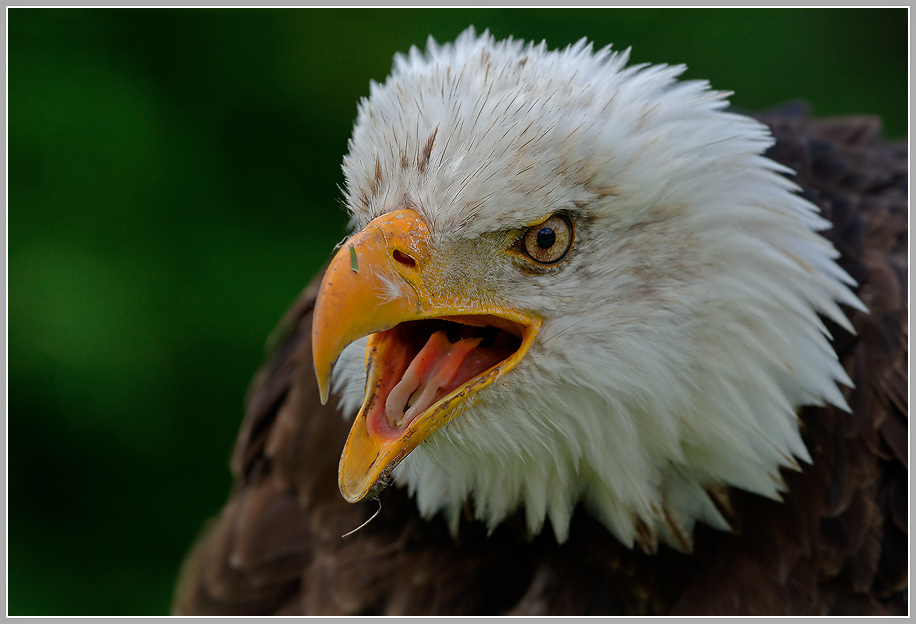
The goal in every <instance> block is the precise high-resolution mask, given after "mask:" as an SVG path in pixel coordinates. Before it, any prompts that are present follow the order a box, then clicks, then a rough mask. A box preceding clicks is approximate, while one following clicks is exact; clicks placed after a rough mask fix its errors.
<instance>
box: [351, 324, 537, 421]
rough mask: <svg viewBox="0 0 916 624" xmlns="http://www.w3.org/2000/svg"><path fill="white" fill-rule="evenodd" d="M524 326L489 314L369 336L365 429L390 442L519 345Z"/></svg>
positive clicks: (399, 327)
mask: <svg viewBox="0 0 916 624" xmlns="http://www.w3.org/2000/svg"><path fill="white" fill-rule="evenodd" d="M524 334H525V327H524V326H523V325H521V324H519V323H517V322H515V321H510V320H507V319H503V318H500V317H496V316H489V315H464V316H449V317H443V318H434V319H426V320H419V321H407V322H404V323H400V324H398V325H395V326H394V327H393V328H391V329H388V330H386V331H382V332H377V333H375V334H372V336H370V339H369V347H368V351H367V360H368V366H369V380H368V383H369V392H368V393H367V398H368V399H369V401H368V406H367V407H368V410H367V413H366V427H367V429H368V430H369V431H370V432H371V433H374V434H375V435H377V436H381V437H384V438H396V437H399V436H401V435H402V434H403V432H404V431H405V429H407V428H408V427H409V426H410V424H411V423H412V422H414V421H415V420H416V419H417V417H419V416H420V415H422V414H424V413H426V412H428V411H430V410H431V409H432V408H435V407H438V406H440V405H445V404H446V403H449V402H450V400H449V399H451V398H455V397H457V396H458V395H460V394H462V392H463V390H464V387H465V386H472V385H474V384H473V383H472V382H473V380H475V379H478V378H488V377H489V375H488V374H487V373H488V371H494V372H498V367H499V365H500V364H501V363H503V362H505V361H507V360H509V359H510V358H512V356H513V355H515V354H516V353H517V352H518V351H519V349H520V348H521V346H522V343H523V337H524Z"/></svg>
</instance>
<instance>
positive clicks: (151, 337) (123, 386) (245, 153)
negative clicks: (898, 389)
mask: <svg viewBox="0 0 916 624" xmlns="http://www.w3.org/2000/svg"><path fill="white" fill-rule="evenodd" d="M7 15H8V20H9V21H8V35H9V39H8V46H9V47H8V52H9V83H8V84H9V99H8V103H9V127H8V133H9V134H8V139H9V152H8V153H9V169H8V171H9V192H8V198H9V213H8V224H9V250H8V259H9V291H8V292H9V303H8V311H9V325H8V326H9V333H8V337H9V351H8V356H9V357H8V361H9V376H8V380H9V397H8V407H9V420H8V451H9V455H8V477H9V478H8V484H9V486H8V505H9V507H8V521H9V525H8V572H9V577H8V610H9V613H10V614H13V615H22V614H84V615H119V614H120V615H126V614H163V613H166V612H167V610H168V608H169V603H170V597H171V591H172V587H173V583H174V580H175V575H176V572H177V570H178V566H179V564H180V562H181V560H182V557H183V555H184V554H185V552H186V551H187V549H188V547H189V545H190V544H191V542H192V541H193V539H194V537H195V535H196V534H197V533H198V531H199V530H200V528H201V526H202V524H203V522H204V521H205V519H206V518H208V517H210V516H212V515H213V514H215V513H216V512H217V511H218V509H219V508H220V506H221V504H222V503H223V501H224V499H225V497H226V494H227V492H228V489H229V484H230V480H229V472H228V467H227V466H228V457H229V453H230V449H231V446H232V444H233V440H234V437H235V434H236V430H237V427H238V424H239V422H240V419H241V417H242V411H243V398H244V394H245V390H246V387H247V385H248V382H249V379H250V378H251V375H252V373H253V372H254V371H255V369H256V368H257V366H258V365H259V364H260V362H261V361H262V358H263V357H264V347H263V345H264V341H265V338H266V336H267V335H268V333H269V332H270V330H271V329H272V328H273V326H274V323H275V322H276V320H277V319H278V318H279V317H280V316H281V314H282V313H283V312H284V310H285V309H286V307H287V305H288V304H289V303H290V302H291V301H292V300H293V299H294V298H295V296H296V295H297V294H298V292H299V291H300V290H301V288H302V287H303V286H304V285H305V284H306V282H307V281H308V280H309V279H310V277H311V276H312V274H313V272H314V271H315V270H316V268H317V267H318V266H319V265H320V264H321V263H322V262H323V261H324V260H325V259H326V258H327V257H328V255H329V253H330V250H331V248H332V246H333V245H334V244H335V243H337V242H338V241H339V240H340V239H341V238H342V237H343V236H344V234H345V221H346V220H345V217H344V213H343V211H342V209H341V208H340V204H339V198H340V193H339V191H338V185H340V184H342V183H343V177H342V175H341V172H340V161H341V157H342V155H343V154H344V152H345V150H346V145H347V138H348V136H349V133H350V129H351V125H352V121H353V118H354V116H355V113H356V103H357V101H358V100H359V98H360V97H362V96H364V95H366V94H367V93H368V84H369V80H377V81H383V80H384V78H385V76H386V75H387V73H388V71H389V69H390V67H391V57H392V54H393V53H394V52H396V51H406V50H407V49H408V48H409V47H410V46H411V45H413V44H418V45H421V46H422V45H424V44H425V41H426V37H427V36H428V35H429V34H433V35H434V36H435V37H436V38H437V39H439V40H440V41H441V40H448V39H452V38H454V37H455V36H456V35H457V34H458V33H459V32H460V31H461V30H463V29H464V28H465V27H466V26H467V25H469V24H474V25H475V26H477V28H478V30H482V29H483V28H487V27H488V28H490V29H491V31H492V32H494V33H495V34H496V35H497V36H499V37H504V36H508V35H514V36H516V37H520V38H525V39H535V40H541V39H546V40H547V41H548V43H549V44H550V45H551V46H564V45H566V44H568V43H571V42H573V41H575V40H576V39H578V38H580V37H582V36H587V37H589V38H591V39H593V40H594V41H595V42H596V43H598V44H599V45H605V44H608V43H614V44H615V45H616V46H619V47H625V46H633V57H632V58H633V60H634V61H637V62H644V61H649V62H668V63H686V64H687V65H688V66H689V68H690V69H689V71H688V73H687V76H688V77H691V78H707V79H709V80H710V81H711V82H712V84H713V86H714V87H717V88H720V89H728V90H732V91H734V92H735V96H734V97H733V98H732V102H733V103H734V104H735V105H737V106H740V107H742V108H745V109H750V110H755V109H763V108H767V107H770V106H773V105H776V104H778V103H780V102H784V101H786V100H789V99H793V98H799V97H803V98H804V99H806V100H807V101H808V102H809V103H810V105H811V107H812V109H813V110H814V112H815V113H817V114H819V115H838V114H859V113H868V114H877V115H881V116H882V117H883V118H884V119H885V128H886V133H887V135H888V136H889V137H891V138H904V137H905V136H906V133H907V20H908V15H907V12H906V10H905V9H893V10H838V9H830V10H767V9H764V10H746V9H739V10H670V9H645V10H615V9H607V10H536V9H535V10H527V9H526V10H516V9H497V10H477V9H474V10H465V9H453V10H431V9H426V10H419V9H418V10H365V9H354V10H225V9H223V10H207V9H197V10H164V9H154V10H140V9H122V10H99V9H94V10H85V9H81V10H77V9H54V10H48V9H44V10H41V9H34V10H33V9H12V10H9V11H8V13H7Z"/></svg>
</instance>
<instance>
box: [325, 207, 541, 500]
mask: <svg viewBox="0 0 916 624" xmlns="http://www.w3.org/2000/svg"><path fill="white" fill-rule="evenodd" d="M435 264H436V259H435V257H434V255H433V253H432V248H431V246H430V240H429V229H428V228H427V226H426V224H425V223H424V222H423V220H422V219H421V218H420V216H419V215H418V214H417V213H416V212H414V211H412V210H399V211H397V212H392V213H388V214H386V215H383V216H381V217H379V218H377V219H375V220H374V221H372V222H371V223H370V224H369V225H368V226H367V227H366V228H365V229H364V230H363V231H361V232H359V233H358V234H356V235H354V236H353V237H352V238H350V239H349V240H348V241H346V242H345V243H344V245H343V247H342V248H341V249H340V251H339V252H338V253H337V255H336V256H335V257H334V259H333V260H332V261H331V264H330V266H329V267H328V270H327V272H326V273H325V276H324V279H323V280H322V283H321V287H320V290H319V292H318V299H317V301H316V304H315V311H314V316H313V324H312V348H313V357H314V362H315V373H316V376H317V378H318V385H319V388H320V392H321V400H322V402H326V401H327V396H328V389H329V386H330V380H331V372H332V368H333V366H334V363H335V362H336V360H337V358H338V357H339V355H340V353H341V352H342V351H343V350H344V348H346V346H347V345H348V344H350V343H351V342H353V341H354V340H357V339H359V338H361V337H363V336H365V335H367V334H371V335H370V336H369V345H368V347H367V350H366V363H367V369H368V372H367V374H368V379H367V384H366V395H365V398H364V401H363V405H362V407H361V409H360V410H359V413H358V414H357V416H356V420H355V421H354V423H353V426H352V428H351V430H350V435H349V437H348V439H347V442H346V445H345V446H344V449H343V454H342V456H341V459H340V471H339V477H340V491H341V493H342V494H343V496H344V498H345V499H347V500H348V501H350V502H356V501H359V500H362V499H363V498H365V497H366V496H368V495H374V494H375V493H377V491H379V490H380V489H381V488H382V487H384V485H385V480H386V478H387V476H388V475H389V474H390V473H391V471H392V470H393V469H394V468H395V466H397V464H398V463H399V462H400V461H401V460H402V459H404V457H406V456H407V455H408V454H409V453H410V452H411V451H412V450H413V449H415V448H416V447H417V445H419V444H420V443H421V442H422V441H423V440H425V439H426V438H427V437H428V436H429V435H430V434H432V433H433V432H434V431H436V430H437V429H439V428H440V427H442V426H443V425H444V424H446V423H447V422H449V421H450V420H452V419H453V418H454V417H455V416H456V415H458V414H459V413H461V412H462V411H463V410H464V409H465V408H466V407H467V406H468V405H469V403H468V398H469V397H470V396H472V395H474V394H476V393H477V392H479V391H480V390H482V389H483V388H485V387H486V386H488V385H490V384H491V383H493V382H494V381H495V380H496V379H498V378H500V377H501V376H502V375H504V374H506V373H507V372H508V371H510V370H511V369H512V368H514V367H515V365H516V364H518V362H519V361H521V359H522V358H523V357H524V355H525V354H526V353H527V352H528V349H529V348H530V347H531V344H532V343H533V341H534V338H535V337H536V335H537V333H538V331H539V329H540V325H541V319H540V318H539V317H537V316H536V315H533V314H531V313H528V312H525V311H522V310H517V309H513V308H508V307H501V306H498V305H494V304H493V302H492V298H487V300H486V301H483V300H482V298H480V297H477V296H475V295H474V294H473V293H475V292H480V289H478V288H474V285H470V284H468V285H465V287H464V288H462V292H460V293H455V292H441V291H439V290H438V289H436V288H430V287H428V286H427V282H431V281H432V280H430V279H429V277H428V276H429V274H430V273H431V272H432V273H435V272H436V271H430V269H431V268H432V267H435ZM435 268H438V267H435Z"/></svg>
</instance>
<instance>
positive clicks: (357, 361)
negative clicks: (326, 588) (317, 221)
mask: <svg viewBox="0 0 916 624" xmlns="http://www.w3.org/2000/svg"><path fill="white" fill-rule="evenodd" d="M627 57H628V53H627V52H622V53H620V52H613V51H612V50H611V49H610V48H604V49H601V50H598V51H593V49H592V46H591V45H590V44H588V43H587V42H586V41H585V40H582V41H580V42H578V43H577V44H575V45H573V46H571V47H568V48H566V49H565V50H562V51H550V50H548V49H547V47H546V45H545V44H544V43H541V44H540V45H533V44H525V43H524V42H522V41H517V40H512V39H509V40H506V41H499V42H497V41H495V40H494V39H493V37H491V36H490V35H489V34H488V33H486V32H485V33H484V34H483V35H481V36H478V35H477V34H476V33H475V32H474V30H472V29H471V30H468V31H465V32H464V33H463V34H462V35H461V36H460V37H459V38H458V39H457V41H455V42H454V43H453V44H448V45H438V44H437V43H436V42H435V41H432V40H430V41H429V43H428V45H427V49H426V52H420V51H418V50H417V49H412V50H411V51H410V53H409V54H408V55H407V56H397V57H396V58H395V63H394V70H393V72H392V74H391V76H390V77H389V78H388V80H387V81H386V82H385V84H383V85H378V84H372V87H371V95H370V97H369V98H368V99H366V100H363V101H362V102H361V104H360V107H359V116H358V119H357V121H356V125H355V128H354V131H353V138H352V141H351V143H350V153H349V154H348V155H347V156H346V158H345V159H344V171H345V174H346V180H347V188H346V201H347V207H348V209H349V211H350V215H351V220H352V225H353V227H354V230H355V231H356V232H357V233H356V234H355V235H354V236H353V238H351V239H350V240H348V241H346V242H345V243H344V244H343V246H342V248H341V250H340V252H339V253H338V255H337V256H336V257H335V259H334V261H333V262H332V264H331V267H330V268H329V270H328V272H327V274H326V276H325V278H324V282H323V284H322V288H321V291H320V294H319V300H318V304H317V307H316V312H315V321H314V330H313V337H314V345H315V362H316V372H317V374H318V378H319V381H320V383H321V385H322V389H323V393H324V396H325V397H326V396H327V391H328V386H329V384H330V381H331V370H332V366H334V362H335V361H337V364H336V368H335V369H334V381H335V384H334V387H335V389H336V390H338V391H340V392H341V393H342V394H343V407H344V411H345V412H346V413H347V414H348V415H352V414H353V413H355V412H357V411H358V412H359V413H358V415H357V416H356V420H355V422H354V425H353V429H352V431H351V434H350V438H349V440H348V442H347V446H346V448H345V449H344V453H343V457H342V459H341V475H340V476H341V491H342V492H343V494H344V496H345V497H346V498H347V499H348V500H354V501H355V500H360V499H362V498H364V497H366V496H367V495H376V494H377V493H378V491H379V489H380V488H381V487H383V485H384V484H385V483H386V481H387V479H388V478H389V476H391V477H393V479H394V480H395V481H396V482H398V483H401V484H405V485H406V486H407V487H408V488H409V489H410V491H411V492H412V493H413V494H414V496H415V497H416V501H417V504H418V506H419V508H420V510H421V511H422V512H423V513H424V514H427V515H431V514H435V513H437V512H443V513H444V514H446V516H447V517H448V518H449V520H450V522H451V525H452V526H453V527H457V523H458V518H459V512H460V510H461V508H462V507H463V506H464V505H465V503H466V502H469V503H470V504H471V506H472V507H471V508H472V509H473V511H474V513H475V515H476V516H477V517H478V518H480V519H481V520H483V521H485V522H487V523H489V525H490V526H491V527H492V526H495V525H496V524H498V523H499V522H500V521H501V520H503V519H504V518H506V517H507V516H508V515H509V514H511V513H513V512H514V511H516V510H518V509H519V508H523V509H524V512H525V514H526V517H527V522H528V526H529V528H530V530H531V531H532V532H538V531H540V530H541V528H542V527H543V525H544V522H545V520H546V519H548V518H549V520H550V524H551V526H552V528H553V531H554V532H555V534H556V536H557V539H559V540H561V541H562V540H564V539H565V538H566V535H567V531H568V527H569V520H570V516H571V513H572V510H573V508H574V506H575V505H576V504H577V503H579V502H582V503H583V504H584V505H585V506H586V507H587V508H588V509H589V510H590V511H591V512H592V513H593V514H595V515H596V516H597V517H598V518H600V519H601V520H602V521H603V522H604V524H606V525H607V527H608V529H609V530H611V531H612V532H613V533H614V534H615V535H616V536H617V538H619V540H620V541H621V542H623V543H624V544H627V545H630V546H632V545H633V544H634V543H638V544H639V545H640V546H641V547H642V548H644V549H646V550H648V551H652V550H654V549H655V547H656V545H657V542H658V541H659V540H662V541H665V542H667V543H669V544H671V545H672V546H674V547H676V548H680V549H684V550H687V549H689V548H690V547H691V539H692V537H691V536H692V532H693V526H694V523H695V521H696V520H702V521H704V522H706V523H708V524H710V525H712V526H715V527H719V528H722V529H726V528H727V523H726V521H725V520H724V519H723V517H722V516H721V515H720V513H719V512H718V511H717V508H716V506H715V505H714V504H713V501H712V499H711V496H714V495H716V493H717V492H721V491H723V490H724V489H725V488H727V487H738V488H741V489H744V490H748V491H750V492H755V493H757V494H760V495H763V496H768V497H772V498H778V497H779V492H780V488H781V486H782V481H781V479H780V474H779V470H780V468H781V467H788V468H797V464H796V459H800V460H803V461H810V460H809V456H808V453H807V451H806V449H805V446H804V444H803V442H802V439H801V437H800V434H799V428H798V423H797V419H796V407H797V406H800V405H804V404H823V403H825V402H829V403H832V404H834V405H838V406H841V407H843V406H845V403H844V400H843V397H842V395H841V394H840V392H839V390H838V388H837V382H840V383H843V384H849V383H850V381H849V379H848V378H847V376H846V374H845V373H844V371H843V369H842V367H841V366H840V365H839V363H838V362H837V360H836V356H835V354H834V351H833V349H832V348H831V346H830V343H829V335H828V332H827V330H826V329H825V327H824V325H823V324H822V323H821V321H820V320H819V318H818V315H819V314H822V315H824V316H826V317H829V318H831V319H833V320H834V321H836V322H837V323H839V324H840V325H842V326H844V327H846V328H849V324H848V321H847V320H846V318H845V316H844V314H843V313H842V312H841V311H840V309H839V308H838V307H837V302H841V303H845V304H849V305H852V306H857V307H861V304H860V303H858V301H857V300H856V298H855V297H854V295H852V294H851V292H850V291H849V289H848V288H847V285H849V284H851V283H852V280H851V279H850V278H849V277H848V276H847V275H846V274H845V273H844V272H843V271H842V270H841V269H840V268H839V267H838V266H837V265H836V264H835V263H834V258H835V257H836V256H837V253H836V252H835V250H834V249H833V248H832V247H831V245H830V244H829V243H827V242H826V241H825V240H824V239H823V238H822V237H821V236H819V235H818V234H817V233H816V231H817V230H819V229H823V228H825V227H826V226H827V223H826V222H825V221H824V220H823V219H821V218H820V217H819V216H818V214H817V210H816V208H815V207H814V206H813V205H811V204H810V203H808V202H807V201H805V200H803V199H802V198H800V197H799V196H798V195H796V194H795V192H794V191H795V189H794V188H793V185H792V184H791V183H790V182H789V181H787V179H786V178H785V177H783V176H782V175H780V174H781V172H782V168H781V167H780V166H779V165H777V164H775V163H773V162H771V161H770V160H768V159H766V158H764V157H763V156H762V153H763V152H764V151H765V150H766V149H767V147H768V146H770V145H771V144H772V139H771V138H770V136H769V134H768V131H767V129H766V128H765V127H764V126H763V125H761V124H760V123H758V122H756V121H754V120H752V119H750V118H748V117H744V116H741V115H737V114H734V113H730V112H727V111H726V110H725V109H726V106H727V101H726V100H725V97H726V94H723V93H721V92H716V91H711V90H710V89H709V86H708V84H707V83H705V82H699V81H684V82H679V81H678V80H677V78H678V76H679V75H680V74H681V73H682V72H683V71H684V67H682V66H674V67H672V66H666V65H654V66H649V65H640V66H631V67H626V63H627ZM367 335H368V337H366V336H367ZM347 345H349V346H347ZM345 347H346V348H345ZM360 406H361V407H360Z"/></svg>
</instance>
